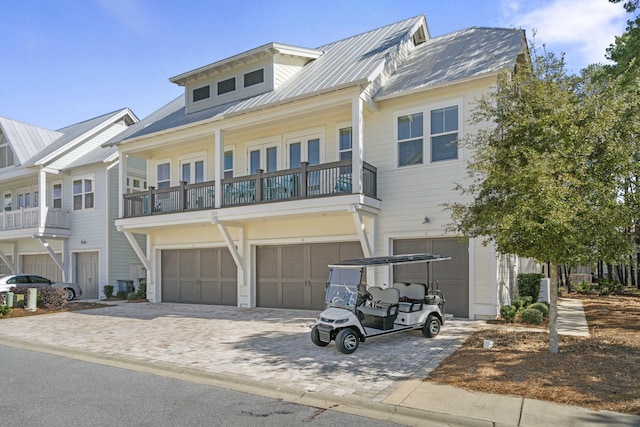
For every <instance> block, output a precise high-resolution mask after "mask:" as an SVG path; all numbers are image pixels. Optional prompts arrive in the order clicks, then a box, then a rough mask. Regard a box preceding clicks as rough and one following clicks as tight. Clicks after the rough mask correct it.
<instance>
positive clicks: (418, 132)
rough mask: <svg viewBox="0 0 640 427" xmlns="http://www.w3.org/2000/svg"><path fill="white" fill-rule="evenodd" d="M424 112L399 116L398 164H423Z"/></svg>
mask: <svg viewBox="0 0 640 427" xmlns="http://www.w3.org/2000/svg"><path fill="white" fill-rule="evenodd" d="M422 117H423V116H422V113H416V114H408V115H406V116H400V117H398V166H409V165H418V164H422V157H423V155H422V152H423V144H422V140H423V138H422V136H423V132H424V128H423V120H422Z"/></svg>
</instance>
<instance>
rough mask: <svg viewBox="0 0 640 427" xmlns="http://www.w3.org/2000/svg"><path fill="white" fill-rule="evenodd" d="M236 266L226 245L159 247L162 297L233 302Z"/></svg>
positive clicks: (235, 303) (206, 302) (190, 301)
mask: <svg viewBox="0 0 640 427" xmlns="http://www.w3.org/2000/svg"><path fill="white" fill-rule="evenodd" d="M236 283H237V268H236V264H235V262H234V261H233V258H232V257H231V253H230V252H229V250H228V249H226V248H214V249H175V250H163V251H162V301H164V302H180V303H189V304H217V305H234V306H235V305H237V303H238V293H237V286H236Z"/></svg>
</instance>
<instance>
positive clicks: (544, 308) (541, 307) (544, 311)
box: [527, 302, 549, 318]
mask: <svg viewBox="0 0 640 427" xmlns="http://www.w3.org/2000/svg"><path fill="white" fill-rule="evenodd" d="M527 308H529V309H532V310H538V311H539V312H540V313H542V317H543V318H546V317H548V316H549V307H547V305H546V304H545V303H543V302H536V303H533V304H531V305H530V306H529V307H527Z"/></svg>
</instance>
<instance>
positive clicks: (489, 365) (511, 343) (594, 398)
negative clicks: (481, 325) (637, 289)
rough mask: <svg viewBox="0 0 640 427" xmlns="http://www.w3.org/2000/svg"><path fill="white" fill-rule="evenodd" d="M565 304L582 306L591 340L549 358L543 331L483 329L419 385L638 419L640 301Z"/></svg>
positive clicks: (590, 299)
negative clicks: (486, 345)
mask: <svg viewBox="0 0 640 427" xmlns="http://www.w3.org/2000/svg"><path fill="white" fill-rule="evenodd" d="M565 296H566V297H568V298H576V299H580V300H582V302H583V305H584V310H585V314H586V317H587V323H588V325H589V331H590V333H591V336H590V337H571V336H562V335H560V342H559V349H560V352H559V354H554V353H551V352H550V351H549V334H548V332H547V331H546V330H544V329H541V330H540V331H539V332H538V331H536V330H534V331H532V330H531V329H530V326H529V325H518V324H511V325H513V326H514V328H511V330H505V329H496V328H495V326H494V325H491V324H487V327H486V329H482V330H479V331H477V332H476V333H474V334H473V335H472V336H471V337H470V338H469V339H468V340H467V341H466V342H465V343H464V345H463V346H462V347H461V348H460V349H459V350H458V351H456V352H455V353H454V354H453V355H451V356H450V357H448V358H447V359H446V360H444V361H443V363H442V364H441V365H440V366H439V367H438V368H437V369H435V370H434V371H433V372H431V373H430V374H429V376H428V377H427V378H425V381H432V382H436V383H438V384H448V385H452V386H455V387H460V388H464V389H468V390H473V391H480V392H487V393H494V394H504V395H512V396H520V397H526V398H531V399H538V400H546V401H551V402H555V403H561V404H566V405H573V406H581V407H586V408H590V409H594V410H610V411H616V412H623V413H627V414H635V415H640V393H638V384H640V297H639V296H638V295H637V294H636V295H627V296H602V297H601V296H591V295H580V294H569V295H565ZM511 325H510V326H511ZM524 327H526V329H525V328H524ZM484 340H491V341H493V342H494V345H493V347H492V348H490V349H485V348H483V343H484Z"/></svg>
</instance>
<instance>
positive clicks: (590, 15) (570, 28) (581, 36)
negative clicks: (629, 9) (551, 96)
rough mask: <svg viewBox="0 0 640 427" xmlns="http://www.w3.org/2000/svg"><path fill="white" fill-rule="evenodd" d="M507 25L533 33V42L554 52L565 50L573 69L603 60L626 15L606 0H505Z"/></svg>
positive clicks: (619, 31)
mask: <svg viewBox="0 0 640 427" xmlns="http://www.w3.org/2000/svg"><path fill="white" fill-rule="evenodd" d="M501 9H502V13H503V20H504V22H505V23H507V22H508V24H506V25H511V26H516V27H521V28H524V29H526V30H527V36H528V37H530V38H531V37H533V35H534V33H535V41H536V45H541V44H545V45H546V46H547V49H548V50H550V51H553V52H555V53H556V54H560V53H565V58H566V60H567V64H568V66H569V68H570V69H571V70H572V71H576V72H577V71H578V70H579V69H580V68H583V67H585V66H586V65H588V64H592V63H596V62H605V61H606V59H605V57H604V55H605V52H606V49H607V47H609V45H610V44H611V43H613V42H614V40H615V36H617V35H620V34H622V33H623V32H624V29H625V26H626V20H627V19H628V16H627V14H626V12H625V11H624V8H623V7H622V6H621V5H620V4H612V3H609V2H608V1H607V0H550V1H538V2H531V1H523V0H504V1H503V2H502V4H501Z"/></svg>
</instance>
